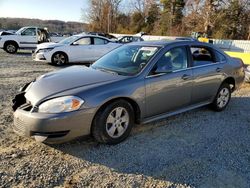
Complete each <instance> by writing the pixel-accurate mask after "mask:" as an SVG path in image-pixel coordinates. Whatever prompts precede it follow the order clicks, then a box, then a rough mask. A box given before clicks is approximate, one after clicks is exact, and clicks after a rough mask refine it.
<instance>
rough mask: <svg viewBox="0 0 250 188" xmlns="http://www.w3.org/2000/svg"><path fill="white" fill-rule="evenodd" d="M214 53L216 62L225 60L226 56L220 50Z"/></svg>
mask: <svg viewBox="0 0 250 188" xmlns="http://www.w3.org/2000/svg"><path fill="white" fill-rule="evenodd" d="M215 53H216V60H217V61H218V62H223V61H226V57H225V56H224V55H222V54H221V53H220V52H217V51H216V52H215Z"/></svg>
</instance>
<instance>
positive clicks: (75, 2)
mask: <svg viewBox="0 0 250 188" xmlns="http://www.w3.org/2000/svg"><path fill="white" fill-rule="evenodd" d="M87 3H88V0H0V17H15V18H38V19H43V20H63V21H77V22H79V21H83V20H82V13H81V9H84V10H87V9H88V4H87ZM85 21H86V20H85Z"/></svg>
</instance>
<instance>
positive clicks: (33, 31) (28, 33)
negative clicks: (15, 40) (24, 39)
mask: <svg viewBox="0 0 250 188" xmlns="http://www.w3.org/2000/svg"><path fill="white" fill-rule="evenodd" d="M22 35H26V36H36V28H28V29H25V30H24V31H23V32H22Z"/></svg>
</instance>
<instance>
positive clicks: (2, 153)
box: [0, 51, 250, 188]
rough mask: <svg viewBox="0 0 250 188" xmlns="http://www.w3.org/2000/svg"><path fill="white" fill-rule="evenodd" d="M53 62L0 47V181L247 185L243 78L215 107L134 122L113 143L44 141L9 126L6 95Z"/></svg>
mask: <svg viewBox="0 0 250 188" xmlns="http://www.w3.org/2000/svg"><path fill="white" fill-rule="evenodd" d="M55 69H59V68H56V67H53V66H50V65H48V64H44V63H36V62H32V61H31V54H30V53H28V52H25V51H23V52H21V53H18V54H17V55H9V54H7V53H5V52H3V51H0V101H1V102H0V115H1V118H0V187H119V188H120V187H121V188H122V187H208V188H209V187H237V188H238V187H246V188H247V187H249V185H250V144H249V143H250V116H249V109H250V85H248V84H244V85H243V87H242V88H241V89H240V90H239V91H237V92H235V93H234V94H233V97H232V100H231V103H230V105H229V106H228V108H227V109H226V110H225V111H223V112H221V113H216V112H213V111H210V110H209V109H207V108H200V109H197V110H193V111H190V112H187V113H183V114H180V115H176V116H173V117H170V118H167V119H165V120H162V121H158V122H155V123H151V124H146V125H137V126H136V127H135V128H134V130H133V132H132V135H131V136H130V137H129V138H128V139H127V140H126V141H124V142H123V143H121V144H118V145H115V146H107V145H100V144H98V143H96V142H95V141H94V140H93V139H92V138H85V139H77V140H75V141H72V142H69V143H65V144H61V145H53V146H48V145H44V144H40V143H36V142H35V141H33V140H31V139H28V138H23V137H19V136H17V135H16V134H14V133H13V132H12V130H11V126H12V124H13V116H12V111H11V99H12V98H13V96H14V95H15V94H16V91H17V89H18V88H19V87H20V86H22V85H23V84H24V83H26V82H28V81H30V80H32V79H33V78H35V77H37V76H39V75H41V74H43V73H46V72H49V71H52V70H55Z"/></svg>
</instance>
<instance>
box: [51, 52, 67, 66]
mask: <svg viewBox="0 0 250 188" xmlns="http://www.w3.org/2000/svg"><path fill="white" fill-rule="evenodd" d="M51 62H52V64H53V65H56V66H61V65H64V64H66V63H68V57H67V55H66V54H65V53H62V52H56V53H55V54H54V55H53V56H52V58H51Z"/></svg>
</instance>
